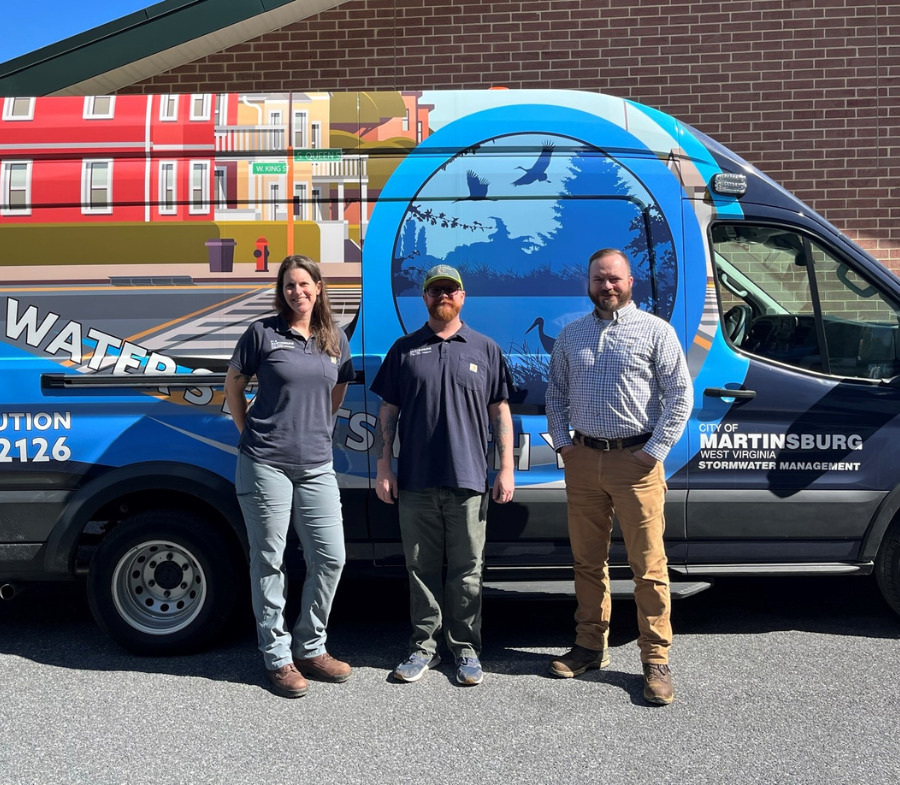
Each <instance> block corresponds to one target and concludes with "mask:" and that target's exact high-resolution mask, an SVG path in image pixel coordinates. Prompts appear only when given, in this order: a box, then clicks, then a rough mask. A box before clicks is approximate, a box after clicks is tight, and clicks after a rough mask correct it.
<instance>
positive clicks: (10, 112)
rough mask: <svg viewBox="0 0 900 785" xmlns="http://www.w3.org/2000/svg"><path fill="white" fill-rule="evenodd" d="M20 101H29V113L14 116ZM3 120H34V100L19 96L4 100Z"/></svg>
mask: <svg viewBox="0 0 900 785" xmlns="http://www.w3.org/2000/svg"><path fill="white" fill-rule="evenodd" d="M20 101H28V111H27V112H26V114H14V112H15V110H16V104H18V103H19V102H20ZM3 119H4V120H11V121H14V122H15V121H20V120H21V121H28V120H33V119H34V98H23V97H17V96H9V97H7V98H4V99H3Z"/></svg>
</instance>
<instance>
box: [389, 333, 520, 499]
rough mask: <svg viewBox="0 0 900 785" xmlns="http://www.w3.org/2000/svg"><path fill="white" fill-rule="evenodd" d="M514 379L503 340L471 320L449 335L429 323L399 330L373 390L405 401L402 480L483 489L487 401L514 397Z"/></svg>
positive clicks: (411, 485)
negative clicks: (411, 330)
mask: <svg viewBox="0 0 900 785" xmlns="http://www.w3.org/2000/svg"><path fill="white" fill-rule="evenodd" d="M509 387H510V385H509V377H508V372H507V369H506V364H505V363H504V361H503V355H502V354H501V353H500V347H499V346H497V344H496V343H495V342H494V341H492V340H491V339H490V338H488V337H487V336H485V335H482V334H481V333H477V332H475V331H474V330H472V329H470V328H469V327H468V326H466V325H465V324H463V325H462V327H460V329H459V331H458V332H457V333H456V334H455V335H452V336H451V337H450V338H448V339H446V340H444V339H443V338H440V337H438V336H437V335H436V334H435V333H434V331H433V330H432V329H431V328H430V327H429V326H428V324H427V323H426V324H425V325H424V326H423V327H421V328H420V329H418V330H416V331H415V332H414V333H410V334H409V335H405V336H404V337H402V338H399V339H398V340H397V341H396V342H395V343H394V345H393V346H392V347H391V348H390V350H389V351H388V353H387V355H386V356H385V358H384V362H383V363H382V364H381V368H379V369H378V373H377V374H376V376H375V379H374V381H373V382H372V385H371V390H372V392H374V393H375V394H376V395H378V396H380V397H381V399H382V400H383V401H386V402H387V403H389V404H393V405H394V406H398V407H399V408H400V418H399V425H398V427H399V431H400V459H399V461H398V472H397V482H398V484H399V486H400V488H402V489H404V490H422V489H424V488H439V487H450V488H467V489H469V490H473V491H477V492H479V493H483V492H484V491H485V490H486V489H487V442H488V426H489V416H488V408H487V407H488V404H491V403H498V402H499V401H503V400H506V399H508V398H509Z"/></svg>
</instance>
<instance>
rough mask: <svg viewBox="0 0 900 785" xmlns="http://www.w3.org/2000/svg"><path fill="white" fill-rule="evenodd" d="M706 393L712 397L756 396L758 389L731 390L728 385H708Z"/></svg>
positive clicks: (704, 392)
mask: <svg viewBox="0 0 900 785" xmlns="http://www.w3.org/2000/svg"><path fill="white" fill-rule="evenodd" d="M703 394H704V395H708V396H709V397H710V398H745V399H746V398H755V397H756V390H729V389H728V388H727V387H707V388H706V389H705V390H704V391H703Z"/></svg>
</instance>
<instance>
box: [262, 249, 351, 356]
mask: <svg viewBox="0 0 900 785" xmlns="http://www.w3.org/2000/svg"><path fill="white" fill-rule="evenodd" d="M288 270H305V271H306V272H307V273H309V277H310V278H312V279H313V283H316V284H322V291H321V292H319V295H318V296H317V297H316V302H315V304H314V305H313V311H312V315H311V317H310V320H309V326H310V328H311V329H312V333H313V335H315V337H316V346H318V347H319V350H320V351H322V352H325V354H328V355H330V356H331V357H340V356H341V342H340V339H339V338H338V326H337V325H336V324H335V323H334V318H333V317H332V315H331V302H330V301H329V300H328V287H327V286H326V285H325V281H324V280H322V272H321V270H319V265H317V264H316V263H315V262H314V261H313V260H312V259H310V258H309V257H308V256H301V255H299V254H296V255H294V256H286V257H285V258H284V261H283V262H282V263H281V266H280V267H279V268H278V279H277V280H276V282H275V310H276V311H278V313H280V314H281V315H282V316H283V317H284V318H285V319H288V318H289V317H290V315H291V307H290V306H289V305H288V304H287V300H285V299H284V278H285V276H286V275H287V272H288Z"/></svg>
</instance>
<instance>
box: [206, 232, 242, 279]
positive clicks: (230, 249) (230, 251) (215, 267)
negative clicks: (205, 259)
mask: <svg viewBox="0 0 900 785" xmlns="http://www.w3.org/2000/svg"><path fill="white" fill-rule="evenodd" d="M204 245H205V246H206V248H207V252H208V253H209V271H210V272H211V273H230V272H231V270H232V267H233V266H234V246H236V245H237V241H236V240H226V239H222V240H207V241H206V242H205V243H204Z"/></svg>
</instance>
